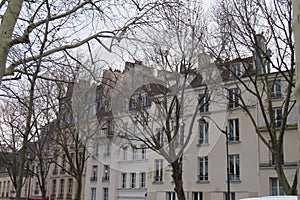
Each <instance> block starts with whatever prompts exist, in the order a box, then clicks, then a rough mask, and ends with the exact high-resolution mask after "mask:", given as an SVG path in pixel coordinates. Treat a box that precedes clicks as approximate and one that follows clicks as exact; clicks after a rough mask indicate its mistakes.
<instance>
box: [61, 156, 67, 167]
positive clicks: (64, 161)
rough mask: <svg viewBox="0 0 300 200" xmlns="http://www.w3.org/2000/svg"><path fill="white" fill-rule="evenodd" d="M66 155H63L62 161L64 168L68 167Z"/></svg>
mask: <svg viewBox="0 0 300 200" xmlns="http://www.w3.org/2000/svg"><path fill="white" fill-rule="evenodd" d="M66 164H67V163H66V155H63V157H62V163H61V165H62V168H63V169H66Z"/></svg>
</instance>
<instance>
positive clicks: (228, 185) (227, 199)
mask: <svg viewBox="0 0 300 200" xmlns="http://www.w3.org/2000/svg"><path fill="white" fill-rule="evenodd" d="M204 118H208V119H209V120H210V121H212V122H213V123H214V125H215V126H216V127H217V129H218V130H219V131H220V132H221V133H223V134H224V135H225V137H226V165H227V170H226V173H227V196H226V200H230V171H229V168H230V164H229V151H228V143H229V137H230V135H229V134H228V131H227V126H226V127H225V130H223V129H221V128H220V126H219V125H218V124H217V123H216V122H215V120H213V119H212V118H211V117H209V116H202V118H201V119H200V120H199V122H200V123H203V124H204V123H206V120H205V119H204Z"/></svg>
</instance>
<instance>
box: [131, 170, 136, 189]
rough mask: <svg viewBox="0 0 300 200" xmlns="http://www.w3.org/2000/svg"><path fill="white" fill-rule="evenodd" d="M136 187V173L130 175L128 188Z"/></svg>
mask: <svg viewBox="0 0 300 200" xmlns="http://www.w3.org/2000/svg"><path fill="white" fill-rule="evenodd" d="M135 185H136V173H131V174H130V187H131V188H135Z"/></svg>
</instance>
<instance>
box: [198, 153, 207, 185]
mask: <svg viewBox="0 0 300 200" xmlns="http://www.w3.org/2000/svg"><path fill="white" fill-rule="evenodd" d="M198 166H199V167H198V180H197V181H199V182H206V181H208V169H209V166H208V156H203V157H198Z"/></svg>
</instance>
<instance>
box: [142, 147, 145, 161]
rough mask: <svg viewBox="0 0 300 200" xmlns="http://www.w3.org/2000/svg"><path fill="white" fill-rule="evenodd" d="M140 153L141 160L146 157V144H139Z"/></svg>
mask: <svg viewBox="0 0 300 200" xmlns="http://www.w3.org/2000/svg"><path fill="white" fill-rule="evenodd" d="M141 154H142V160H145V159H146V146H145V145H141Z"/></svg>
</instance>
